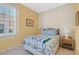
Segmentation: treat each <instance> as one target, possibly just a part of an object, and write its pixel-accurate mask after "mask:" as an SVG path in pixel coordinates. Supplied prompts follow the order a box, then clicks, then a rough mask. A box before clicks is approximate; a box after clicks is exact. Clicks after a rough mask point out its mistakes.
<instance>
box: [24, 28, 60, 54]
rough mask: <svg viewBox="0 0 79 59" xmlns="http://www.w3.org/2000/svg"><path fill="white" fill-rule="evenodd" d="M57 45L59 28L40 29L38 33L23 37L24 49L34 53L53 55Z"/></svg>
mask: <svg viewBox="0 0 79 59" xmlns="http://www.w3.org/2000/svg"><path fill="white" fill-rule="evenodd" d="M58 47H59V30H58V29H54V28H46V29H42V30H41V33H40V34H38V35H33V36H28V37H25V39H24V49H25V50H26V51H29V52H30V53H32V54H34V55H54V54H55V53H56V51H57V48H58Z"/></svg>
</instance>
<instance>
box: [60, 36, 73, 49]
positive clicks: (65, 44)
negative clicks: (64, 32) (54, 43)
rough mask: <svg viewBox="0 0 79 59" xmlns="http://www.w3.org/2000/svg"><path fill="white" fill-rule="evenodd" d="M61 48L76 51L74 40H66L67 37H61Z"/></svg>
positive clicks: (69, 38)
mask: <svg viewBox="0 0 79 59" xmlns="http://www.w3.org/2000/svg"><path fill="white" fill-rule="evenodd" d="M60 46H61V47H63V48H67V49H71V50H74V40H73V39H72V37H68V38H66V37H65V36H63V37H61V40H60Z"/></svg>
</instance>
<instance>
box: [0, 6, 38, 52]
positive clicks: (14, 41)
mask: <svg viewBox="0 0 79 59" xmlns="http://www.w3.org/2000/svg"><path fill="white" fill-rule="evenodd" d="M10 5H11V4H10ZM13 5H14V6H16V7H17V9H18V13H19V14H18V19H17V20H18V21H19V22H18V23H19V31H18V33H17V35H15V36H7V37H0V51H2V50H5V49H7V48H10V47H13V46H16V45H19V44H22V42H23V39H24V37H25V36H27V35H34V34H37V33H38V14H37V13H36V12H34V11H32V10H30V9H28V8H26V7H25V6H23V5H21V4H12V6H13ZM26 18H27V19H33V20H34V27H26Z"/></svg>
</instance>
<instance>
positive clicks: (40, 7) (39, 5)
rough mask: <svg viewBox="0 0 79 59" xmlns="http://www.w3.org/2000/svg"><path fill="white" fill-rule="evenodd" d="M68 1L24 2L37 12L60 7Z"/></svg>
mask: <svg viewBox="0 0 79 59" xmlns="http://www.w3.org/2000/svg"><path fill="white" fill-rule="evenodd" d="M65 4H67V3H23V5H24V6H26V7H28V8H30V9H32V10H33V11H35V12H37V13H41V12H45V11H48V10H50V9H53V8H57V7H60V6H62V5H65Z"/></svg>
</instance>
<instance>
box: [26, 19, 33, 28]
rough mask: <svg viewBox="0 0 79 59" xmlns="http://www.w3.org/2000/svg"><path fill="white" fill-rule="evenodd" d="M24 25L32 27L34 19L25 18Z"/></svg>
mask: <svg viewBox="0 0 79 59" xmlns="http://www.w3.org/2000/svg"><path fill="white" fill-rule="evenodd" d="M26 26H29V27H33V26H34V20H32V19H26Z"/></svg>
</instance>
